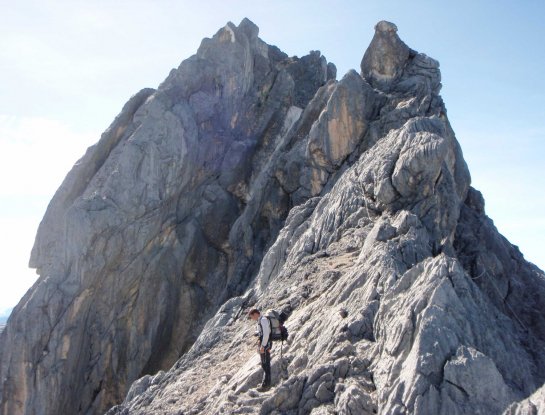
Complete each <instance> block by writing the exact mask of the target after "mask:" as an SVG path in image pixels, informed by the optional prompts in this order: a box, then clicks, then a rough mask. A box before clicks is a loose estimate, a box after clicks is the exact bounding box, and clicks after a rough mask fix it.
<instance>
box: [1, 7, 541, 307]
mask: <svg viewBox="0 0 545 415" xmlns="http://www.w3.org/2000/svg"><path fill="white" fill-rule="evenodd" d="M0 6H1V10H2V12H1V13H0V39H1V40H0V97H1V99H0V231H1V235H2V238H0V261H1V264H2V272H1V273H0V315H2V314H3V313H5V312H6V310H9V309H10V308H11V307H13V306H14V305H15V304H16V303H17V302H18V301H19V299H20V298H21V297H22V295H24V293H25V292H26V290H27V289H28V288H29V287H30V286H31V285H32V283H33V282H34V281H35V279H36V278H37V275H36V273H35V272H34V270H31V269H29V268H28V259H29V256H30V250H31V248H32V245H33V242H34V237H35V235H36V230H37V227H38V224H39V222H40V220H41V218H42V217H43V215H44V213H45V209H46V208H47V204H48V202H49V200H50V199H51V197H52V196H53V194H54V192H55V190H56V189H57V188H58V187H59V185H60V184H61V182H62V180H63V178H64V177H65V175H66V173H67V172H68V171H69V169H70V168H71V166H72V165H73V164H74V163H75V162H76V161H77V159H78V158H79V157H81V156H82V155H83V153H84V151H85V149H86V148H87V147H88V146H90V145H92V144H94V143H95V142H96V141H97V140H98V139H99V137H100V134H101V132H102V131H104V130H105V129H106V128H107V127H108V125H109V124H110V122H111V121H112V120H113V119H114V117H115V116H116V115H117V114H118V112H119V111H120V109H121V107H122V106H123V104H124V103H125V102H126V101H127V100H128V98H129V97H130V96H131V95H133V94H135V93H136V92H138V91H139V90H140V89H142V88H144V87H157V86H158V85H159V83H161V81H163V80H164V79H165V78H166V76H167V75H168V73H169V71H170V69H171V68H174V67H177V66H178V65H179V64H180V62H181V61H182V60H183V59H185V58H187V57H189V56H191V55H192V54H194V53H195V52H196V50H197V48H198V46H199V44H200V41H201V39H202V38H204V37H211V36H212V35H213V34H214V33H215V32H216V31H217V30H218V29H219V28H220V27H222V26H224V25H225V23H226V22H228V21H232V22H234V23H235V24H238V23H239V22H240V21H241V20H242V19H243V18H244V17H248V18H250V19H251V20H252V21H253V22H254V23H256V24H257V25H258V26H259V27H260V37H261V38H262V39H263V40H265V41H266V42H267V43H269V44H275V45H277V46H278V47H279V48H280V49H282V50H283V51H285V52H286V53H288V54H289V55H297V56H302V55H305V54H307V53H308V52H309V51H310V50H320V51H321V52H322V54H324V55H325V56H326V57H327V59H328V61H331V62H334V63H335V64H336V66H337V69H338V72H337V73H338V78H340V77H342V75H343V74H344V73H346V72H347V71H348V70H349V69H351V68H355V69H358V70H359V64H360V61H361V58H362V56H363V53H364V51H365V49H366V47H367V46H368V44H369V42H370V41H371V38H372V36H373V32H374V29H373V28H374V25H375V24H376V23H377V22H378V21H380V20H389V21H392V22H394V23H395V24H396V25H397V26H398V28H399V31H398V34H399V36H400V37H401V38H402V39H403V40H404V41H405V43H407V44H408V45H409V46H410V47H411V48H413V49H415V50H417V51H420V52H424V53H426V54H427V55H429V56H431V57H433V58H435V59H437V60H439V62H440V63H441V71H442V80H443V89H442V96H443V98H444V100H445V102H446V106H447V110H448V116H449V119H450V121H451V124H452V126H453V128H454V130H455V132H456V135H457V138H458V140H459V141H460V143H461V146H462V149H463V152H464V157H465V159H466V162H467V163H468V166H469V169H470V171H471V175H472V185H473V186H474V187H476V188H477V189H479V190H480V191H481V192H482V193H483V195H484V197H485V200H486V212H487V214H488V215H489V216H490V217H491V218H492V219H493V220H494V223H495V225H496V226H497V227H498V229H499V231H500V232H501V233H502V234H503V235H504V236H506V237H507V238H508V239H509V240H510V241H511V242H512V243H513V244H515V245H517V246H519V248H520V250H521V251H522V252H523V253H524V255H525V257H526V259H528V260H529V261H531V262H534V263H535V264H536V265H538V266H539V267H540V268H542V269H544V268H545V253H544V252H543V247H544V246H545V213H544V211H543V207H544V206H545V192H544V190H545V186H544V185H545V174H544V173H545V164H544V161H545V105H544V103H545V76H544V74H545V46H544V45H545V43H544V42H543V40H544V39H545V25H544V24H543V21H544V19H545V2H544V1H542V0H539V1H537V0H536V1H532V0H524V1H518V2H515V1H503V0H495V1H484V0H481V1H465V0H461V1H456V2H447V1H437V0H435V1H423V0H421V1H416V0H414V1H410V2H409V1H406V0H405V1H393V0H388V1H382V0H381V1H365V0H358V1H336V2H333V1H331V0H328V1H321V0H314V1H303V0H302V1H297V0H290V1H287V0H275V1H258V0H251V1H246V0H244V1H243V0H238V1H237V0H231V1H225V0H222V1H217V0H207V1H206V2H194V1H181V0H179V1H172V2H171V1H158V0H156V1H138V0H131V1H123V0H118V1H116V2H111V1H101V0H94V1H92V2H89V1H79V0H71V1H62V0H57V1H47V0H40V1H32V0H20V1H17V2H14V1H11V0H0Z"/></svg>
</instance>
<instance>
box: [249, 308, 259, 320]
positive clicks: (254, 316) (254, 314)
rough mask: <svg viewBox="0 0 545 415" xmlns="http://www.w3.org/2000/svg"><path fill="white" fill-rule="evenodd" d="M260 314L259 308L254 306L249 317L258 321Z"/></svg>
mask: <svg viewBox="0 0 545 415" xmlns="http://www.w3.org/2000/svg"><path fill="white" fill-rule="evenodd" d="M260 315H261V313H260V312H259V310H258V309H257V308H252V309H251V310H250V312H249V313H248V318H251V319H252V320H255V321H257V319H258V318H259V316H260Z"/></svg>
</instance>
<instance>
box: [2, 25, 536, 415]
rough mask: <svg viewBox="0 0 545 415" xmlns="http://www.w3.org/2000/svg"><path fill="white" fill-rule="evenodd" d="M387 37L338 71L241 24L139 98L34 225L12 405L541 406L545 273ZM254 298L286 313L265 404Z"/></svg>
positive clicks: (157, 408)
mask: <svg viewBox="0 0 545 415" xmlns="http://www.w3.org/2000/svg"><path fill="white" fill-rule="evenodd" d="M396 31H397V28H396V27H395V25H393V24H392V23H387V22H380V23H379V24H377V26H376V34H375V37H374V38H373V41H372V42H371V45H370V46H369V48H368V49H367V51H366V52H365V55H364V58H363V61H362V75H363V76H362V75H360V74H358V73H356V72H355V71H350V72H348V73H347V74H346V75H345V76H344V77H343V78H342V79H341V80H340V81H336V80H335V72H336V71H335V68H334V66H333V65H332V64H328V63H327V61H326V60H325V58H324V57H322V56H321V55H320V54H319V52H311V53H310V54H309V55H308V56H305V57H302V58H300V59H299V58H290V57H288V56H287V55H285V54H283V53H282V52H280V51H279V50H278V49H277V48H276V47H273V46H269V45H267V44H266V43H264V42H263V41H262V40H260V39H259V38H258V29H257V27H256V26H255V25H254V24H253V23H251V22H250V21H248V20H246V19H245V20H243V21H242V22H241V23H240V25H238V26H235V25H233V24H231V23H229V24H227V26H225V27H224V28H222V29H220V31H218V33H217V34H216V35H215V36H214V37H213V38H212V39H205V40H203V42H202V44H201V47H200V48H199V51H198V52H197V54H196V55H195V56H193V57H191V58H189V59H188V60H186V61H184V62H182V64H181V65H180V67H179V68H178V69H177V70H173V71H172V72H171V74H170V75H169V77H168V78H167V79H166V80H165V82H164V83H163V84H162V85H161V86H160V87H159V88H158V89H157V90H156V91H155V90H143V91H141V92H140V93H138V94H137V95H135V96H134V97H133V98H131V100H130V101H129V102H128V103H127V104H126V106H125V107H124V108H123V110H122V112H121V114H120V115H119V116H118V117H117V118H116V120H115V121H114V123H113V124H112V125H111V126H110V128H109V129H108V130H107V131H106V132H105V133H104V135H103V136H102V138H101V140H100V141H99V142H98V143H97V144H96V145H95V146H93V147H91V148H90V149H89V150H88V152H87V154H86V155H85V156H84V157H83V158H82V159H81V160H80V161H79V162H78V163H77V164H76V165H75V166H74V168H73V170H72V171H71V172H70V173H69V175H68V176H67V178H66V180H65V182H64V183H63V185H62V186H61V188H60V189H59V191H58V192H57V194H56V195H55V197H54V199H53V200H52V202H51V204H50V206H49V208H48V211H47V213H46V215H45V217H44V219H43V221H42V224H41V225H40V229H39V231H38V235H37V239H36V245H35V247H34V250H33V252H32V258H31V263H32V265H33V266H35V267H36V268H37V269H38V271H39V273H40V279H39V280H38V282H37V283H36V284H35V286H34V287H33V288H32V289H31V290H30V291H29V292H28V293H27V295H26V296H25V297H24V298H23V300H22V301H21V303H20V304H19V305H18V306H17V307H16V308H15V310H14V311H13V314H12V316H11V318H10V321H9V322H8V325H7V327H6V329H5V331H4V332H3V333H2V334H1V336H0V362H1V366H0V375H1V383H0V388H1V389H0V396H1V397H2V407H1V408H2V412H1V413H2V414H60V413H85V414H92V413H104V412H105V411H107V413H108V415H121V414H123V415H125V414H182V413H183V414H199V413H202V414H221V413H225V414H237V413H238V414H242V413H244V414H249V413H255V414H314V415H317V414H337V413H338V414H376V413H383V414H436V413H437V414H438V413H452V414H473V413H481V414H498V413H502V412H503V411H506V413H509V414H519V413H531V412H528V411H530V410H532V411H538V412H539V410H540V408H542V407H543V393H541V391H542V390H543V388H541V389H538V388H539V387H540V386H541V385H543V383H544V382H545V355H544V352H543V350H545V321H544V320H543V318H542V315H541V313H542V310H543V309H545V275H544V274H543V272H542V271H541V270H539V269H538V268H536V267H535V266H533V265H532V264H530V263H528V262H526V261H525V260H524V258H523V256H522V254H521V253H520V252H519V251H518V249H517V248H516V247H514V246H513V245H511V244H510V243H509V242H508V241H507V240H506V239H505V238H503V237H502V236H501V235H500V234H499V233H498V231H497V229H496V228H495V227H494V225H493V223H492V221H491V220H490V219H489V218H488V217H487V216H486V214H485V208H484V199H483V197H482V195H481V194H480V193H479V192H478V191H477V190H475V189H474V188H472V187H471V186H470V181H471V180H470V175H469V171H468V168H467V165H466V163H465V161H464V159H463V154H462V151H461V149H460V146H459V144H458V142H457V140H456V137H455V134H454V132H453V130H452V128H451V126H450V124H449V122H448V119H447V117H446V109H445V106H444V104H443V101H442V99H441V97H440V95H439V90H440V88H441V83H440V82H441V77H440V72H439V64H438V63H437V61H435V60H433V59H431V58H429V57H427V56H426V55H424V54H421V53H417V52H415V51H413V50H411V49H409V48H408V47H407V46H406V45H405V44H404V43H403V42H402V41H401V40H400V39H399V37H398V36H397V33H396ZM250 307H258V308H261V309H269V308H276V309H285V310H286V311H288V312H290V313H291V316H290V319H289V320H288V323H287V327H288V330H289V331H290V339H289V341H288V342H287V343H285V344H284V345H283V348H282V352H283V354H280V347H279V345H278V346H277V345H275V347H274V350H273V368H272V369H273V383H274V387H273V388H272V389H271V390H270V391H268V392H266V393H259V392H257V391H256V390H255V386H257V385H258V383H259V380H260V376H261V373H260V372H261V369H260V367H259V356H258V355H257V354H256V350H255V348H254V345H253V344H254V338H253V336H252V333H253V331H254V329H255V328H254V327H253V325H252V324H250V323H249V322H248V321H247V320H246V319H245V318H244V316H245V312H246V311H247V310H248V309H249V308H250ZM131 383H132V386H131ZM536 390H537V391H536ZM532 394H533V395H532ZM530 395H531V396H530ZM525 411H526V412H525ZM538 412H535V413H538Z"/></svg>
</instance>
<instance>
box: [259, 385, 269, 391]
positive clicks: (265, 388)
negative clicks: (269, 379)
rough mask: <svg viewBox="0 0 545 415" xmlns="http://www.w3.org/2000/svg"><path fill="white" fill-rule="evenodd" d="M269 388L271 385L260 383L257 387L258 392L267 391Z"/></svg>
mask: <svg viewBox="0 0 545 415" xmlns="http://www.w3.org/2000/svg"><path fill="white" fill-rule="evenodd" d="M270 388H271V385H261V386H260V387H259V388H257V390H258V392H267V391H268V390H269V389H270Z"/></svg>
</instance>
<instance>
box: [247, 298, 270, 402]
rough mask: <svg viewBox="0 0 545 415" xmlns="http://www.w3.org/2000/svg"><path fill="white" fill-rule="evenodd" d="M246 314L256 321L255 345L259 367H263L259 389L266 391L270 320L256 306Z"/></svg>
mask: <svg viewBox="0 0 545 415" xmlns="http://www.w3.org/2000/svg"><path fill="white" fill-rule="evenodd" d="M248 316H249V317H250V318H251V319H252V320H254V321H257V335H258V338H259V341H258V343H257V347H258V352H259V356H260V357H261V367H262V368H263V381H262V382H261V387H260V388H259V390H260V391H266V390H268V389H270V387H271V346H272V338H271V322H270V320H269V319H268V318H267V317H266V316H262V315H261V312H260V311H259V310H258V309H257V308H254V309H252V310H250V312H249V313H248Z"/></svg>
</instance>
